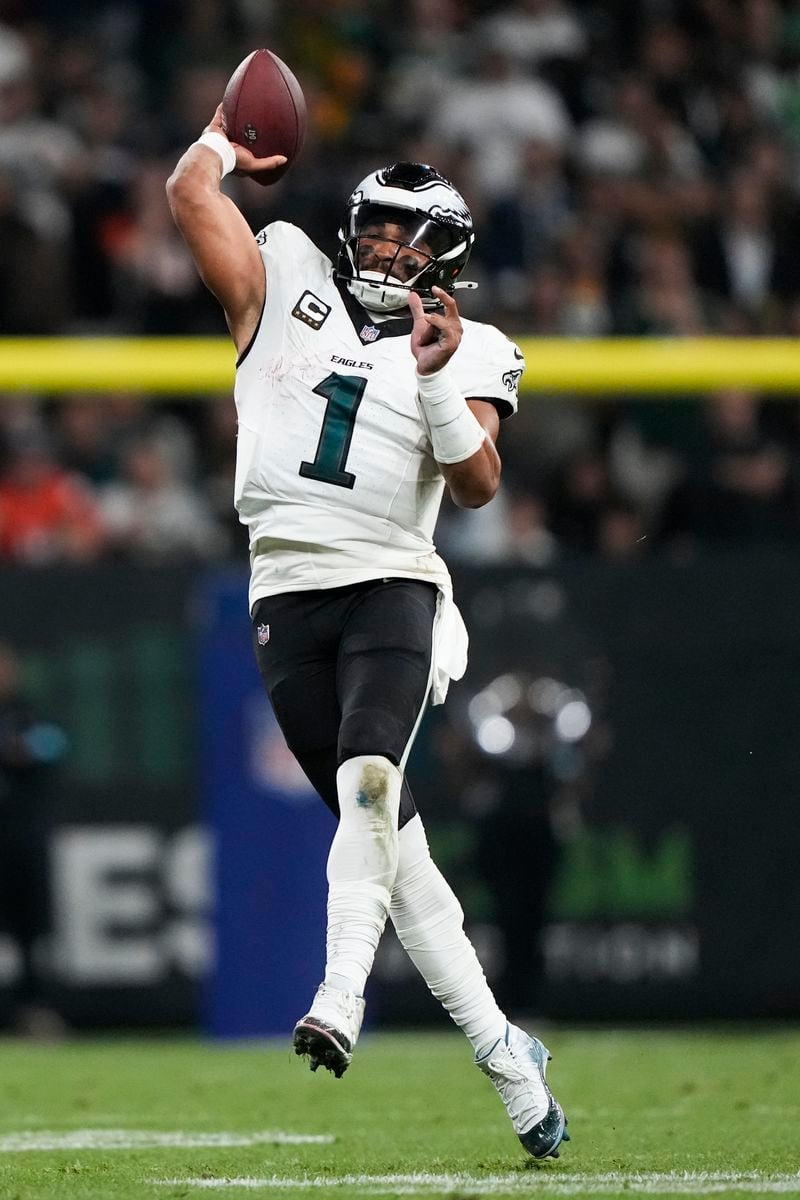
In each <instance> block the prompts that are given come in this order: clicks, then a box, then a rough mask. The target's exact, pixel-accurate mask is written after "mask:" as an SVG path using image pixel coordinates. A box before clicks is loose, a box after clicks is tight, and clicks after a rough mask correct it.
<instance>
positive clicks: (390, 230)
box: [347, 204, 467, 258]
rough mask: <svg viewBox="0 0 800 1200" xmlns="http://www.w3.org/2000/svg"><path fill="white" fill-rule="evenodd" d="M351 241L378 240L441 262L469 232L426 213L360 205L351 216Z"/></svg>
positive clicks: (379, 205) (349, 228)
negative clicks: (370, 238)
mask: <svg viewBox="0 0 800 1200" xmlns="http://www.w3.org/2000/svg"><path fill="white" fill-rule="evenodd" d="M347 235H348V238H353V237H376V238H384V239H385V240H386V241H394V242H398V243H400V244H402V245H405V246H409V247H410V248H411V249H412V250H418V251H419V252H420V253H421V254H427V255H430V256H431V257H432V258H439V257H440V255H442V254H447V253H448V252H449V251H450V250H452V249H454V247H455V246H458V245H460V244H461V242H463V241H464V240H465V238H466V237H467V230H466V229H464V228H463V227H461V226H459V225H444V224H442V223H441V222H440V221H438V220H435V219H433V218H431V217H429V216H428V215H427V214H426V213H421V212H415V211H413V210H411V209H404V208H394V207H393V206H391V205H388V204H357V205H355V206H354V207H353V208H352V209H351V210H350V214H349V224H348V230H347Z"/></svg>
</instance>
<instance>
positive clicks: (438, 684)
mask: <svg viewBox="0 0 800 1200" xmlns="http://www.w3.org/2000/svg"><path fill="white" fill-rule="evenodd" d="M468 650H469V634H468V633H467V627H466V625H465V624H464V620H463V618H462V616H461V613H460V612H459V611H458V607H457V605H456V603H455V601H454V600H453V588H452V584H451V583H450V581H449V580H448V581H447V582H446V583H444V582H440V583H439V597H438V600H437V603H436V617H435V618H434V622H433V664H432V682H431V703H432V704H444V700H445V697H446V695H447V689H448V687H449V686H450V680H451V679H461V677H462V675H463V674H464V672H465V671H466V669H467V652H468Z"/></svg>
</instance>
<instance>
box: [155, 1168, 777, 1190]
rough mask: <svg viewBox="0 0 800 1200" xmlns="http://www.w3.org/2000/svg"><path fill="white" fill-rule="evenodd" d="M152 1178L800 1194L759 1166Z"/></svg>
mask: <svg viewBox="0 0 800 1200" xmlns="http://www.w3.org/2000/svg"><path fill="white" fill-rule="evenodd" d="M551 1172H552V1173H551ZM150 1182H151V1183H157V1184H164V1185H168V1186H170V1187H177V1186H183V1187H189V1188H198V1189H203V1190H212V1189H216V1190H219V1189H223V1188H244V1189H248V1190H250V1191H258V1190H263V1191H289V1190H292V1189H294V1190H298V1191H301V1190H302V1191H313V1190H315V1189H319V1190H334V1189H338V1188H342V1189H347V1190H348V1192H349V1194H350V1195H352V1194H353V1192H354V1189H357V1192H356V1194H358V1195H362V1196H369V1195H376V1194H380V1193H386V1192H391V1194H392V1195H394V1196H443V1195H448V1194H450V1193H452V1192H454V1191H459V1190H465V1191H469V1193H470V1194H471V1195H475V1196H495V1195H503V1194H505V1195H526V1196H533V1195H540V1194H541V1195H546V1196H602V1195H609V1194H612V1193H614V1192H621V1191H624V1192H625V1193H626V1194H628V1193H636V1194H640V1195H648V1196H676V1195H678V1196H710V1195H714V1194H716V1193H719V1192H741V1193H743V1194H745V1195H751V1196H763V1195H776V1194H782V1195H796V1196H800V1173H798V1174H796V1175H778V1174H775V1175H766V1174H763V1173H760V1172H756V1171H754V1172H739V1171H711V1172H709V1171H668V1172H659V1171H641V1172H637V1171H630V1172H628V1171H610V1172H607V1173H604V1174H597V1175H591V1174H569V1175H561V1174H556V1173H555V1170H554V1169H553V1168H550V1169H547V1173H545V1171H540V1172H537V1173H536V1174H532V1173H531V1172H530V1171H526V1172H524V1173H522V1172H518V1173H516V1174H513V1175H484V1176H480V1175H471V1174H466V1173H456V1174H452V1175H434V1174H427V1173H420V1174H411V1175H341V1176H339V1177H338V1178H337V1177H330V1176H322V1175H317V1176H313V1177H305V1178H303V1177H300V1178H297V1179H289V1178H287V1177H286V1176H282V1175H268V1176H263V1177H261V1178H257V1177H253V1176H243V1177H238V1178H236V1177H234V1178H228V1179H225V1178H220V1179H191V1178H189V1179H153V1180H150Z"/></svg>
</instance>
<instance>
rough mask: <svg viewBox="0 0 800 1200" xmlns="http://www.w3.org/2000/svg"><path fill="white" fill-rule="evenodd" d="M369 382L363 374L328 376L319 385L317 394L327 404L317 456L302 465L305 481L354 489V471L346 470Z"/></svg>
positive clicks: (301, 470)
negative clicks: (360, 407) (317, 480)
mask: <svg viewBox="0 0 800 1200" xmlns="http://www.w3.org/2000/svg"><path fill="white" fill-rule="evenodd" d="M366 387H367V381H366V379H364V378H363V377H362V376H361V375H329V376H328V377H327V379H323V381H322V383H318V384H317V386H316V387H315V388H314V392H315V393H316V394H317V395H318V396H324V397H325V399H326V400H327V401H328V403H327V406H326V408H325V416H324V417H323V418H322V429H321V430H320V435H319V442H318V444H317V453H316V454H315V455H314V461H313V462H302V463H301V464H300V474H301V475H302V476H303V478H304V479H319V480H320V482H321V483H332V484H334V485H335V486H336V487H346V488H351V487H352V486H353V484H354V483H355V481H356V477H355V475H354V474H353V472H352V471H345V469H344V468H345V464H346V462H347V455H348V453H349V452H350V442H351V441H352V440H353V429H354V428H355V424H356V413H357V412H358V406H359V405H360V403H361V401H362V399H363V396H364V392H365V391H366Z"/></svg>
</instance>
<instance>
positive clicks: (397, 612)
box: [337, 579, 437, 765]
mask: <svg viewBox="0 0 800 1200" xmlns="http://www.w3.org/2000/svg"><path fill="white" fill-rule="evenodd" d="M436 601H437V589H436V588H435V587H434V586H433V585H432V584H427V583H423V582H421V581H418V580H412V579H395V580H389V581H388V582H385V583H384V582H379V583H376V584H375V585H374V586H373V587H371V588H369V589H367V590H366V591H364V592H363V593H362V594H361V595H360V596H359V598H358V601H357V603H354V604H353V606H352V608H351V610H350V611H349V613H348V615H347V619H346V622H345V625H344V628H343V630H342V637H341V643H340V647H339V664H338V678H337V683H338V699H339V707H340V708H341V713H342V717H341V723H340V727H339V761H340V762H343V761H344V760H345V759H347V758H353V757H356V756H357V755H360V754H382V755H384V756H385V757H386V758H388V759H389V760H390V761H391V762H394V763H396V764H397V765H400V764H401V763H402V760H403V757H404V755H405V752H406V748H407V746H408V745H409V742H410V741H411V739H412V737H413V735H414V733H415V731H416V728H417V725H418V722H419V718H420V715H421V712H422V709H423V707H424V705H425V702H426V699H427V695H428V689H429V686H430V673H431V656H432V644H433V622H434V618H435V615H436Z"/></svg>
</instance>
